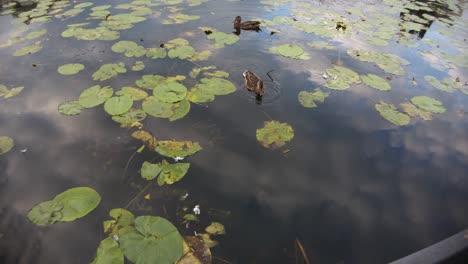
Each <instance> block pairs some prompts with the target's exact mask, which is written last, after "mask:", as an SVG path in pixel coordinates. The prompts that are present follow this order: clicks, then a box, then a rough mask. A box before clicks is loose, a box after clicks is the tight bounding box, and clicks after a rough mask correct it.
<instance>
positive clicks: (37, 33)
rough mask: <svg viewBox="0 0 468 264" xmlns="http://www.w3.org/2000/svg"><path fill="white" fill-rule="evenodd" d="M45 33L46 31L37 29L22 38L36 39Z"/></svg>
mask: <svg viewBox="0 0 468 264" xmlns="http://www.w3.org/2000/svg"><path fill="white" fill-rule="evenodd" d="M45 33H47V29H39V30H36V31H32V32H29V33H28V34H27V35H26V36H25V37H24V38H26V39H36V38H39V37H42V36H43V35H44V34H45Z"/></svg>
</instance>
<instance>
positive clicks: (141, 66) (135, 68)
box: [132, 61, 145, 71]
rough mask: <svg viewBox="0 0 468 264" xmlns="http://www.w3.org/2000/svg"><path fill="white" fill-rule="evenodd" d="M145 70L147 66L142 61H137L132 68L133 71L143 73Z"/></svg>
mask: <svg viewBox="0 0 468 264" xmlns="http://www.w3.org/2000/svg"><path fill="white" fill-rule="evenodd" d="M144 68H145V64H144V63H143V62H142V61H135V63H134V64H133V66H132V71H141V70H143V69H144Z"/></svg>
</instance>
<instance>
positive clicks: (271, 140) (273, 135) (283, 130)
mask: <svg viewBox="0 0 468 264" xmlns="http://www.w3.org/2000/svg"><path fill="white" fill-rule="evenodd" d="M293 137H294V129H293V128H292V127H291V126H290V125H289V124H287V123H281V122H278V121H267V122H265V124H264V127H263V128H259V129H257V140H258V141H259V142H260V143H261V144H262V146H264V147H265V148H273V149H274V148H279V147H282V146H284V145H285V144H286V142H288V141H290V140H291V139H293Z"/></svg>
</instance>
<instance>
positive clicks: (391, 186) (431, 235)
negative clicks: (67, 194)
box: [0, 0, 468, 264]
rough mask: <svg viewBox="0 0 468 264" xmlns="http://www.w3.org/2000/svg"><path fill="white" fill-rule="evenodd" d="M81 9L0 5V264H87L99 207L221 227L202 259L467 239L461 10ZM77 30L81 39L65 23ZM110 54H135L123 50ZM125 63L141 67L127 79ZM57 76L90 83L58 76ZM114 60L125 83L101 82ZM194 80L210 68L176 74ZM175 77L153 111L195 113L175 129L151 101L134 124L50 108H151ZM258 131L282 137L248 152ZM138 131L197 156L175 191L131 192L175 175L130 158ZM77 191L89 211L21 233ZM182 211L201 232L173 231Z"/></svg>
mask: <svg viewBox="0 0 468 264" xmlns="http://www.w3.org/2000/svg"><path fill="white" fill-rule="evenodd" d="M86 3H88V2H84V1H73V2H69V1H60V2H54V1H51V0H46V1H36V2H22V1H20V2H10V1H8V0H2V1H0V7H1V8H0V13H1V14H2V15H1V16H0V25H1V26H0V61H1V63H0V95H1V96H0V137H3V139H2V140H3V141H2V142H3V143H1V144H3V145H0V153H3V152H4V153H3V154H0V198H1V199H0V262H2V263H89V262H91V261H92V260H93V259H94V257H95V255H96V249H97V248H98V246H99V243H100V241H101V240H102V239H104V238H106V237H107V236H108V234H106V233H104V231H103V226H102V222H103V221H105V220H108V219H110V217H109V211H110V210H111V209H113V208H126V209H127V210H129V211H130V212H132V213H133V214H135V215H136V216H140V215H152V216H161V217H164V218H166V219H168V220H169V221H170V222H172V224H173V225H174V226H176V227H177V230H178V232H179V233H180V234H181V235H183V236H187V235H188V236H193V235H195V234H199V233H202V232H204V229H205V227H206V226H208V225H209V224H210V223H211V222H219V223H221V224H223V225H224V227H225V230H226V234H224V235H217V236H212V239H214V240H216V241H218V243H219V244H218V245H217V246H215V247H212V248H211V253H212V256H213V261H212V263H297V262H296V261H302V262H300V263H305V262H303V261H304V254H303V253H301V250H300V249H299V244H300V245H301V246H302V248H303V251H304V252H305V253H306V254H307V258H308V259H309V260H310V261H311V263H360V264H364V263H386V262H390V261H393V260H396V259H398V258H401V257H403V256H406V255H408V254H410V253H412V252H414V251H417V250H419V249H422V248H424V247H427V246H429V245H431V244H433V243H436V242H438V241H440V240H442V239H444V238H446V237H448V236H450V235H452V234H455V233H457V232H460V231H462V230H463V229H464V228H466V226H467V225H468V211H467V210H466V202H467V201H468V174H467V171H468V132H467V131H468V118H467V113H468V83H467V82H468V70H467V67H468V64H467V62H468V52H467V49H466V39H467V38H468V30H467V26H468V14H467V10H468V3H467V2H466V1H391V0H385V1H377V0H366V1H360V2H357V3H353V1H351V2H350V1H295V0H281V1H279V0H278V1H274V0H266V1H247V0H246V1H235V0H234V1H228V0H225V1H214V0H198V1H196V0H164V1H163V0H137V1H134V2H130V1H128V2H126V1H122V0H118V1H107V0H104V1H99V2H98V1H95V2H94V3H93V2H89V3H90V4H89V5H88V4H86ZM119 4H120V6H119ZM122 4H123V5H122ZM124 4H130V5H124ZM77 5H80V6H78V7H76V6H77ZM103 5H110V6H109V7H105V6H103ZM97 6H101V7H98V8H95V7H97ZM80 7H81V8H80ZM92 8H95V9H94V10H92ZM70 10H71V11H70ZM77 10H78V11H77ZM106 10H108V12H107V11H106ZM131 12H135V13H132V16H131V17H130V18H128V17H126V18H122V17H119V16H118V14H128V13H131ZM237 15H240V16H242V19H244V20H257V21H261V22H262V24H261V26H260V28H261V31H258V32H256V31H245V30H242V31H241V32H240V34H239V35H238V36H236V35H235V34H233V31H234V30H233V20H234V18H235V16H237ZM135 17H137V18H144V19H135ZM132 19H133V20H132ZM129 20H132V21H131V22H128V21H129ZM78 23H89V24H86V25H75V26H72V27H70V25H71V24H78ZM99 25H101V30H102V28H104V29H105V30H102V31H101V32H95V31H92V30H91V29H96V28H97V27H99ZM200 27H202V28H200ZM208 27H209V28H208ZM70 28H78V29H79V30H74V29H70ZM81 29H88V31H86V30H81ZM80 30H81V31H80ZM31 32H35V33H33V34H31ZM64 32H66V33H64ZM223 32H224V33H225V34H222V33H223ZM178 38H182V39H185V40H186V41H188V42H189V43H186V41H182V40H180V39H179V40H176V41H174V40H175V39H178ZM119 41H132V42H134V43H136V44H132V43H128V42H126V43H123V44H122V43H121V44H122V45H121V46H122V47H124V48H123V49H126V48H128V50H126V51H125V50H119V48H117V47H116V46H115V44H116V43H118V42H119ZM319 41H320V42H319ZM36 43H37V44H38V45H40V48H39V47H38V46H37V45H36V47H34V46H33V47H31V49H29V50H25V51H24V52H23V53H24V55H23V54H21V53H22V51H23V50H21V49H22V48H23V47H28V46H31V45H34V44H36ZM314 44H315V46H314ZM283 45H285V46H283ZM188 47H193V48H188ZM34 48H35V49H34ZM151 48H152V49H151ZM150 49H151V50H150ZM115 51H117V52H115ZM208 51H209V52H208ZM124 52H127V53H126V54H124ZM156 53H157V54H159V55H161V54H163V55H164V56H162V55H161V56H159V55H154V54H156ZM379 54H380V55H379ZM381 54H393V55H396V56H398V57H391V56H390V55H381ZM14 55H22V56H14ZM158 56H159V58H158ZM136 61H141V62H143V64H144V69H142V70H139V71H134V70H132V66H133V65H134V63H135V62H136ZM70 63H79V64H82V65H83V66H84V69H82V70H81V71H79V72H77V73H76V74H70V75H63V74H60V73H59V72H58V70H57V69H58V68H59V67H60V66H61V65H64V64H70ZM110 63H117V64H118V63H123V64H124V68H125V69H126V72H120V73H118V74H117V75H115V76H106V73H105V74H104V75H103V76H104V77H102V78H98V76H97V74H95V72H97V71H98V70H99V69H100V67H101V66H102V65H104V64H110ZM207 66H216V69H207V70H202V72H201V73H200V74H199V75H198V76H195V75H193V74H192V75H193V76H192V77H194V78H192V77H190V76H189V73H191V71H192V70H193V69H194V68H202V67H207ZM348 69H350V70H352V71H353V72H349V70H348ZM245 70H250V71H252V72H254V73H255V74H256V75H257V76H258V77H259V78H260V79H263V81H264V89H265V94H264V95H263V97H262V98H261V99H257V98H256V96H255V95H254V93H253V92H250V91H248V90H247V89H246V87H245V86H243V84H244V77H243V75H242V74H243V72H244V71H245ZM121 71H122V70H121ZM216 71H223V72H216ZM111 72H112V70H111ZM226 73H228V74H229V76H227V75H226ZM367 74H374V75H376V76H378V77H381V78H377V77H372V76H369V78H367V79H368V81H367V82H366V83H368V82H369V80H371V81H372V80H375V83H376V84H374V85H373V86H374V88H373V87H371V85H367V84H366V83H365V79H366V76H364V75H367ZM143 75H160V76H162V77H160V79H158V80H159V81H155V83H153V84H151V85H149V87H144V86H145V85H144V84H141V82H140V84H139V83H138V82H137V83H135V82H136V81H137V80H140V79H141V78H142V76H143ZM177 75H180V76H184V78H181V77H179V78H177V79H172V81H171V79H170V80H167V79H165V78H166V77H170V76H172V77H173V76H177ZM213 75H216V76H218V77H219V78H218V79H217V77H213ZM363 76H364V77H363ZM430 76H433V77H430ZM93 77H94V78H93ZM202 78H206V79H205V81H206V82H207V80H208V81H210V80H211V81H213V80H216V81H220V80H219V79H221V82H222V83H219V82H216V83H214V84H211V86H209V85H205V86H203V85H204V84H203V81H201V79H202ZM210 78H211V79H210ZM103 79H104V80H103ZM434 80H435V81H434ZM174 81H177V82H178V83H180V84H183V85H184V86H185V87H187V88H188V89H189V90H190V92H189V93H188V95H185V93H184V92H182V97H181V98H179V99H177V98H176V99H174V97H177V96H179V95H180V94H179V95H178V94H177V92H174V90H170V89H173V88H167V87H166V88H167V89H169V90H170V92H167V93H165V94H164V95H165V96H167V98H166V97H165V98H166V99H164V100H168V101H170V102H169V103H170V105H171V106H172V105H173V103H174V102H176V104H179V103H177V102H178V101H180V100H181V99H184V98H186V99H184V100H183V101H184V102H186V103H187V104H190V105H191V106H190V111H189V112H188V113H185V112H186V111H185V112H184V110H183V109H182V107H181V106H180V105H177V107H179V108H177V109H182V110H180V111H181V112H183V113H181V114H180V115H181V116H179V117H180V118H178V119H177V120H174V121H170V120H169V119H168V117H171V116H173V113H172V112H171V111H175V110H174V109H173V108H171V109H169V110H167V104H168V102H166V103H163V104H162V105H161V104H159V105H157V104H156V105H153V104H151V103H152V102H151V100H152V99H148V98H146V99H144V100H143V101H144V102H143V103H142V101H140V100H135V101H134V102H133V108H137V109H141V108H142V105H143V109H144V110H145V111H146V112H148V115H147V117H146V118H145V119H144V120H137V119H135V120H130V121H128V122H127V124H126V125H127V127H125V124H124V125H123V127H121V125H120V124H119V123H117V122H115V121H114V120H113V119H112V118H111V115H110V114H109V113H119V114H120V113H124V112H127V111H128V107H126V109H124V110H121V109H117V110H116V109H114V108H112V109H111V103H109V102H106V104H105V105H106V106H105V107H103V105H102V104H100V105H98V106H96V107H92V108H89V109H85V108H83V107H82V106H83V105H84V103H83V102H81V101H80V102H81V104H78V105H74V108H73V106H72V107H71V108H72V110H75V111H77V112H75V114H76V113H78V112H79V114H77V115H70V116H69V115H63V114H61V113H60V112H59V110H58V108H59V106H60V105H62V104H63V103H65V102H67V101H73V100H78V98H79V97H80V95H81V94H82V93H83V91H85V90H86V89H88V88H89V87H92V86H94V85H100V86H102V87H103V86H110V87H112V88H113V90H114V91H115V92H117V91H119V90H121V88H122V87H124V86H131V87H138V86H139V87H140V88H142V89H141V90H144V91H146V92H147V93H149V94H150V95H151V93H152V91H151V90H152V89H153V88H154V86H155V85H156V86H158V85H159V86H161V83H171V84H174ZM157 82H159V84H156V83H157ZM431 82H432V84H431ZM387 83H388V84H387ZM1 85H3V86H4V87H3V88H2V87H1ZM232 85H234V86H235V89H233V86H232ZM146 86H148V85H146ZM163 86H164V85H163ZM195 86H196V87H197V89H198V92H199V93H198V94H197V93H196V92H197V91H196V90H197V89H195V90H191V89H193V87H195ZM208 86H209V87H208ZM15 87H24V89H23V90H21V89H17V90H11V89H12V88H15ZM207 87H208V88H207ZM166 88H164V89H166ZM6 89H7V90H8V91H7V90H6ZM160 89H163V88H160ZM209 89H220V90H223V89H224V91H217V92H209V91H208V90H209ZM316 89H320V91H322V93H320V92H318V93H314V94H312V92H317V91H318V90H316ZM15 91H16V92H17V91H20V92H19V93H18V94H16V92H15ZM304 91H305V92H304ZM154 93H155V96H158V95H157V92H156V91H155V92H154ZM300 93H301V94H302V96H303V97H302V100H301V102H300V101H299V98H301V96H299V94H300ZM213 94H214V95H216V97H215V98H214V96H213ZM118 95H119V94H118ZM171 96H172V97H171ZM418 96H427V97H431V98H433V99H435V100H437V101H434V100H432V99H430V98H429V99H428V98H427V97H419V98H418ZM6 97H8V98H6ZM143 97H145V96H143ZM151 98H153V99H154V98H155V97H151ZM161 98H162V97H158V99H154V100H156V101H158V100H159V99H161ZM168 98H169V99H168ZM206 98H211V99H206ZM213 98H214V99H213ZM310 98H313V101H311V100H310ZM317 98H318V99H317ZM415 98H416V99H415ZM107 99H108V97H106V98H104V99H102V101H101V103H103V102H104V101H106V100H107ZM140 99H141V98H140ZM418 99H420V100H421V101H423V102H422V103H420V104H418ZM92 100H97V99H96V98H94V97H93V98H92ZM161 100H163V99H161ZM171 100H172V101H171ZM189 101H190V102H189ZM158 102H160V101H158ZM405 103H406V105H405ZM438 103H441V104H442V106H440V105H438ZM145 104H146V105H147V107H145ZM387 104H391V105H393V106H394V107H396V109H392V108H391V107H390V106H388V105H387ZM306 106H307V107H306ZM313 106H314V107H313ZM119 107H123V106H122V105H119ZM105 108H106V109H105ZM123 108H125V107H123ZM169 108H170V107H169ZM77 109H78V110H77ZM161 109H163V110H161ZM164 109H166V110H164ZM177 109H176V110H177ZM377 109H379V111H378V110H377ZM164 111H169V112H170V114H167V112H164ZM431 111H432V113H431ZM379 112H382V115H381V114H380V113H379ZM405 112H406V113H405ZM415 112H416V114H415ZM64 113H66V114H71V112H64ZM183 114H186V115H185V116H184V115H183ZM140 115H142V114H141V113H140ZM154 115H156V116H159V117H155V116H154ZM413 115H414V116H413ZM161 116H163V117H165V118H161ZM272 120H274V121H278V122H281V123H286V124H288V125H289V126H290V127H292V129H293V133H294V137H293V138H290V139H286V140H284V142H282V143H284V145H283V144H282V143H278V144H277V145H281V146H276V147H275V146H274V145H275V144H270V145H269V144H268V143H264V144H262V143H261V142H259V140H257V134H259V129H261V128H263V127H264V126H265V125H266V123H265V122H271V121H272ZM138 121H139V122H140V123H138ZM139 126H140V127H139ZM139 129H141V130H144V131H148V132H150V133H152V134H153V135H154V136H155V137H156V138H157V139H158V140H172V139H174V140H178V141H193V142H198V143H199V144H200V146H201V147H202V148H203V149H202V150H200V151H199V152H197V153H194V154H193V155H190V156H187V157H185V158H184V160H183V161H182V162H188V163H190V168H189V169H188V172H187V174H186V175H185V176H184V177H183V178H182V179H180V181H177V182H175V183H173V184H165V185H162V186H159V185H158V184H157V183H156V182H155V181H156V180H153V181H147V180H145V179H142V178H141V176H140V170H141V167H142V164H143V162H145V161H147V162H152V163H158V162H161V161H162V160H163V159H165V160H167V161H168V162H170V163H175V162H174V160H173V159H172V158H168V157H164V156H163V155H161V154H160V153H157V152H155V151H152V150H151V149H150V148H149V146H148V144H147V146H146V148H145V149H143V151H137V150H138V149H139V148H140V147H142V145H144V144H143V143H142V142H141V141H140V140H137V139H135V138H133V137H132V133H133V132H134V131H137V130H139ZM267 134H268V133H267ZM268 135H270V136H271V134H268ZM273 136H274V135H273ZM7 138H8V140H9V139H11V140H12V141H13V142H14V143H13V144H14V146H13V147H11V144H10V147H11V148H10V147H6V145H5V144H8V142H10V141H8V140H7ZM7 141H8V142H7ZM5 142H6V143H5ZM264 145H266V146H264ZM158 152H160V151H158ZM160 177H161V176H160ZM79 186H87V187H90V188H93V189H94V190H96V191H97V192H98V193H99V195H100V196H101V199H102V200H101V202H100V203H99V205H98V206H97V207H96V209H94V210H92V211H91V212H90V213H89V214H87V215H86V216H83V217H82V218H80V219H77V220H75V221H71V222H67V223H55V224H51V225H48V226H45V227H42V226H36V225H34V224H33V223H31V222H30V221H29V220H28V218H27V215H28V212H29V210H30V209H31V208H32V207H34V206H35V205H36V204H38V203H40V202H43V201H47V200H51V199H53V198H54V196H56V195H57V194H59V193H62V192H64V191H66V190H67V189H70V188H73V187H79ZM187 194H188V195H187ZM196 205H198V206H199V209H200V214H199V215H197V217H198V219H199V221H198V222H194V221H191V222H189V224H187V223H185V222H184V219H183V216H184V215H186V214H190V213H192V214H193V212H192V209H193V208H194V207H195V206H196ZM296 241H299V242H296ZM126 261H129V260H128V259H127V260H126ZM103 263H104V262H103ZM115 263H119V262H115ZM129 263H130V262H129Z"/></svg>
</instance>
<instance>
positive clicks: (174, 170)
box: [141, 160, 190, 186]
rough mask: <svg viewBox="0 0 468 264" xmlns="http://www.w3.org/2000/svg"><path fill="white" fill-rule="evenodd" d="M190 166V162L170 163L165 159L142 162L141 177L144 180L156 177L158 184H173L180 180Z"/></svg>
mask: <svg viewBox="0 0 468 264" xmlns="http://www.w3.org/2000/svg"><path fill="white" fill-rule="evenodd" d="M189 168H190V163H181V162H179V163H175V164H170V163H169V162H167V161H166V160H163V161H162V162H161V163H158V164H153V163H150V162H146V161H145V162H144V163H143V165H142V167H141V177H143V179H146V180H153V179H155V178H156V177H158V179H157V182H158V185H159V186H161V185H164V184H174V183H176V182H178V181H180V180H181V179H182V178H183V177H184V176H185V174H187V171H188V169H189Z"/></svg>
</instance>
